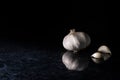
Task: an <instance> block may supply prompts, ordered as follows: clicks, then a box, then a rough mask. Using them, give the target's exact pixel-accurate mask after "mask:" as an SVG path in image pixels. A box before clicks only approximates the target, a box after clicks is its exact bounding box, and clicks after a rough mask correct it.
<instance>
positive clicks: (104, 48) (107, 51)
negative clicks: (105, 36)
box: [98, 45, 111, 55]
mask: <svg viewBox="0 0 120 80" xmlns="http://www.w3.org/2000/svg"><path fill="white" fill-rule="evenodd" d="M98 51H99V52H102V53H109V54H110V55H111V51H110V49H109V48H108V47H107V46H106V45H102V46H100V47H99V48H98Z"/></svg>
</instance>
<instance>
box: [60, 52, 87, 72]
mask: <svg viewBox="0 0 120 80" xmlns="http://www.w3.org/2000/svg"><path fill="white" fill-rule="evenodd" d="M62 62H63V64H64V65H65V66H66V68H67V69H68V70H76V71H82V70H84V69H85V68H87V66H88V61H87V59H86V57H79V56H78V55H77V54H73V52H69V51H68V52H65V53H64V54H63V56H62Z"/></svg>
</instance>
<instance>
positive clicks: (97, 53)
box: [91, 52, 103, 59]
mask: <svg viewBox="0 0 120 80" xmlns="http://www.w3.org/2000/svg"><path fill="white" fill-rule="evenodd" d="M91 57H92V58H96V59H100V58H102V57H103V56H102V54H101V53H100V52H95V53H94V54H92V55H91Z"/></svg>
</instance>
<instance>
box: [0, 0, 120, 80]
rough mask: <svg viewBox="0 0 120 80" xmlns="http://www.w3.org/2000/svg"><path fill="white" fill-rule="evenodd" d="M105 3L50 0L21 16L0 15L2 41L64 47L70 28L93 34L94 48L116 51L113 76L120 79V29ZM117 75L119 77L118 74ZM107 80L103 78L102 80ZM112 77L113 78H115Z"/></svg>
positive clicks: (112, 61) (27, 8)
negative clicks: (118, 29) (119, 37)
mask: <svg viewBox="0 0 120 80" xmlns="http://www.w3.org/2000/svg"><path fill="white" fill-rule="evenodd" d="M106 10H107V9H106V8H105V4H104V2H102V1H96V2H92V1H89V2H50V3H49V2H48V3H45V4H42V5H40V4H39V5H35V4H34V7H33V5H32V6H29V7H25V8H24V9H22V10H20V11H19V12H18V13H19V14H20V15H16V16H9V17H8V16H0V36H1V37H0V40H1V41H3V42H4V43H13V44H19V43H20V44H22V45H29V46H39V47H40V48H44V49H46V48H47V49H48V48H49V49H51V48H52V49H56V48H57V49H59V48H60V49H63V50H64V48H63V47H62V40H63V38H64V36H65V35H67V34H68V33H69V30H70V29H73V28H75V29H76V31H83V32H86V33H88V34H89V35H90V37H91V40H92V43H91V45H90V47H91V49H92V50H93V52H94V51H96V50H97V48H98V47H99V46H100V45H103V44H105V45H107V46H109V48H110V49H111V51H112V53H113V55H112V56H113V57H112V59H111V60H110V61H111V63H109V69H111V71H110V72H111V73H110V76H112V77H114V78H116V79H118V76H117V75H118V74H119V71H118V68H119V52H118V50H119V47H118V41H119V40H118V37H117V36H118V35H119V34H118V32H117V29H116V27H114V26H112V25H111V24H112V23H111V22H110V18H111V16H109V14H107V13H106ZM116 76H117V77H116ZM102 80H103V79H102ZM111 80H112V79H111Z"/></svg>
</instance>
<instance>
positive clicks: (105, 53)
mask: <svg viewBox="0 0 120 80" xmlns="http://www.w3.org/2000/svg"><path fill="white" fill-rule="evenodd" d="M91 57H92V60H93V61H94V62H95V63H100V62H101V61H106V60H108V59H109V58H110V57H111V51H110V49H109V48H108V47H107V46H105V45H102V46H100V47H99V48H98V52H96V53H94V54H92V55H91Z"/></svg>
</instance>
